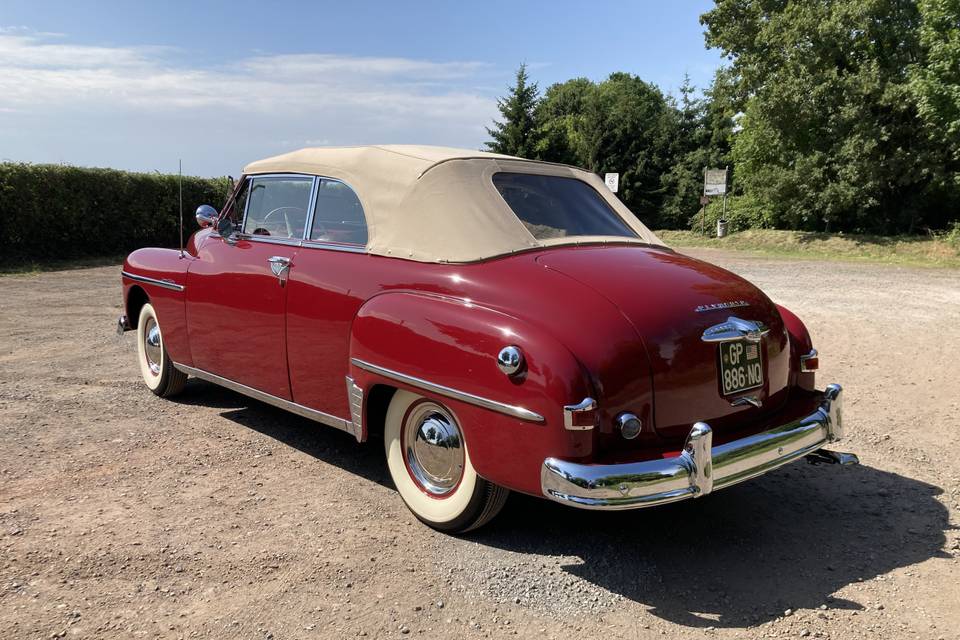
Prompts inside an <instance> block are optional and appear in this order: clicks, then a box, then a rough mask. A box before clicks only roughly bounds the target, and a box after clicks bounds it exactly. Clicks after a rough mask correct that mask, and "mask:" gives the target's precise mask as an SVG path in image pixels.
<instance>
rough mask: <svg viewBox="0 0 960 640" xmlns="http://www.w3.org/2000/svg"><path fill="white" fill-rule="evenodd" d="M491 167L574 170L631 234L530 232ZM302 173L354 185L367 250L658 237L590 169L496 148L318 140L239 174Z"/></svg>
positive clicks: (462, 252)
mask: <svg viewBox="0 0 960 640" xmlns="http://www.w3.org/2000/svg"><path fill="white" fill-rule="evenodd" d="M499 172H513V173H533V174H540V175H555V176H561V177H567V178H576V179H578V180H582V181H583V182H586V183H587V184H589V185H590V186H592V187H593V188H594V190H596V192H597V193H599V194H600V196H601V197H602V198H603V199H604V200H606V201H607V203H608V204H609V205H610V207H611V208H612V209H613V210H614V211H616V212H617V214H618V215H619V216H620V217H621V218H623V221H624V222H625V223H626V224H627V225H628V226H630V227H631V228H632V229H633V230H634V231H635V232H636V233H637V235H638V236H639V237H638V238H637V239H635V240H634V239H631V238H624V237H618V236H568V237H564V238H555V239H551V240H537V239H536V238H534V237H533V236H532V235H531V234H530V232H529V231H527V228H526V227H525V226H524V225H523V223H522V222H521V221H520V220H519V218H517V216H516V215H515V214H514V213H513V211H512V210H511V209H510V207H509V206H508V205H507V203H506V202H505V201H504V199H503V198H502V197H501V196H500V193H499V192H498V191H497V189H496V187H495V186H494V185H493V182H492V180H491V177H492V176H493V174H495V173H499ZM264 173H303V174H309V175H317V176H323V177H328V178H336V179H338V180H342V181H343V182H345V183H347V184H348V185H349V186H350V187H352V188H353V190H354V191H355V192H356V194H357V197H359V198H360V203H361V204H362V205H363V212H364V215H365V216H366V220H367V227H368V237H369V240H368V242H367V250H368V251H369V252H370V253H373V254H379V255H385V256H392V257H396V258H405V259H408V260H417V261H420V262H476V261H479V260H485V259H488V258H493V257H496V256H503V255H507V254H510V253H514V252H517V251H523V250H528V249H533V248H537V247H546V246H555V245H576V244H584V243H603V242H617V243H623V242H636V243H640V244H656V245H663V242H661V241H660V239H659V238H657V236H656V235H654V233H653V232H652V231H650V230H649V229H648V228H647V227H646V226H645V225H644V224H643V223H642V222H640V220H638V219H637V217H636V216H635V215H634V214H633V213H632V212H631V211H630V210H629V209H628V208H627V207H626V206H625V205H624V204H623V203H622V202H620V200H619V199H618V198H617V197H616V196H615V195H614V194H613V193H612V192H611V191H610V190H609V189H608V188H607V186H606V185H605V184H604V183H603V180H601V179H600V178H599V177H598V176H597V175H595V174H593V173H590V172H588V171H584V170H582V169H577V168H576V167H570V166H566V165H560V164H551V163H548V162H536V161H532V160H524V159H522V158H514V157H512V156H506V155H501V154H496V153H487V152H483V151H471V150H469V149H454V148H450V147H430V146H414V145H382V146H367V147H320V148H311V149H301V150H299V151H293V152H291V153H285V154H283V155H279V156H274V157H272V158H266V159H265V160H259V161H257V162H254V163H251V164H249V165H247V166H246V167H245V168H244V174H245V175H254V174H264Z"/></svg>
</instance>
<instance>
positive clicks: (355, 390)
mask: <svg viewBox="0 0 960 640" xmlns="http://www.w3.org/2000/svg"><path fill="white" fill-rule="evenodd" d="M347 400H348V401H349V402H350V419H351V420H352V421H353V435H354V436H356V438H357V442H363V389H361V388H360V387H358V386H357V385H356V383H355V382H354V381H353V378H351V377H350V376H347Z"/></svg>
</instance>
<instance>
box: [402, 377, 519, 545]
mask: <svg viewBox="0 0 960 640" xmlns="http://www.w3.org/2000/svg"><path fill="white" fill-rule="evenodd" d="M383 440H384V448H385V450H386V454H387V466H388V467H389V468H390V476H391V477H392V478H393V482H394V484H395V485H396V486H397V491H398V492H399V493H400V497H401V498H403V501H404V502H405V503H406V505H407V507H408V508H409V509H410V511H412V512H413V515H415V516H416V517H417V518H419V519H420V520H421V521H422V522H424V523H425V524H427V525H429V526H431V527H433V528H434V529H437V530H439V531H445V532H448V533H464V532H466V531H470V530H471V529H476V528H477V527H480V526H482V525H484V524H485V523H487V522H488V521H489V520H491V519H492V518H493V517H494V516H495V515H497V513H499V512H500V509H502V508H503V505H504V503H505V502H506V500H507V496H508V495H509V493H510V492H509V491H508V490H507V489H504V488H503V487H499V486H497V485H495V484H493V483H492V482H488V481H486V480H484V479H483V478H481V477H479V476H478V475H477V472H476V471H474V469H473V465H472V464H471V463H470V454H469V451H468V450H467V445H466V441H465V440H464V438H463V433H462V431H461V430H460V425H459V423H458V422H457V419H456V417H455V416H454V415H453V413H452V412H451V411H450V410H449V409H448V408H446V407H445V406H443V405H442V404H440V403H438V402H435V401H433V400H430V399H428V398H424V397H423V396H419V395H417V394H415V393H411V392H409V391H397V392H396V393H395V394H394V395H393V398H392V400H391V401H390V406H389V408H388V409H387V416H386V421H385V424H384V439H383Z"/></svg>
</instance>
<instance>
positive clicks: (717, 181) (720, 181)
mask: <svg viewBox="0 0 960 640" xmlns="http://www.w3.org/2000/svg"><path fill="white" fill-rule="evenodd" d="M729 172H730V167H729V166H726V167H724V168H723V169H707V168H706V167H704V168H703V196H704V198H706V199H709V197H710V196H723V209H722V211H721V213H720V219H719V220H718V221H717V237H723V236H721V235H720V229H721V223H723V226H722V228H723V235H726V231H727V176H728V174H729ZM708 201H709V200H708ZM706 217H707V207H706V205H704V207H703V215H702V216H701V217H700V233H702V234H703V235H706V229H705V228H704V227H705V225H706Z"/></svg>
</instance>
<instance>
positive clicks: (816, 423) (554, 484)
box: [540, 384, 857, 510]
mask: <svg viewBox="0 0 960 640" xmlns="http://www.w3.org/2000/svg"><path fill="white" fill-rule="evenodd" d="M842 400H843V390H842V389H841V388H840V385H838V384H831V385H828V386H827V388H826V390H825V391H824V392H823V394H822V397H821V401H820V406H819V407H818V408H817V410H816V411H815V412H814V413H813V414H811V415H809V416H806V417H805V418H802V419H800V420H795V421H793V422H790V423H788V424H785V425H781V426H779V427H776V428H774V429H771V430H769V431H765V432H763V433H758V434H756V435H753V436H749V437H746V438H741V439H740V440H734V441H733V442H728V443H726V444H722V445H720V446H717V447H714V446H712V443H713V431H712V430H711V429H710V426H709V425H708V424H706V423H704V422H698V423H696V424H695V425H693V428H692V429H691V430H690V435H688V436H687V442H686V444H685V445H684V448H683V452H682V453H681V454H680V455H679V456H677V457H676V458H668V459H663V460H648V461H645V462H630V463H624V464H609V465H591V464H579V463H575V462H567V461H564V460H558V459H556V458H547V459H546V460H544V461H543V468H542V469H541V472H540V484H541V487H542V490H543V494H544V495H545V496H546V497H548V498H550V499H552V500H556V501H557V502H562V503H564V504H568V505H570V506H573V507H580V508H582V509H607V510H616V509H639V508H642V507H652V506H654V505H659V504H665V503H668V502H676V501H678V500H685V499H687V498H698V497H700V496H704V495H706V494H708V493H710V492H711V491H713V490H715V489H722V488H724V487H728V486H730V485H733V484H736V483H738V482H743V481H744V480H749V479H750V478H754V477H756V476H759V475H761V474H763V473H766V472H767V471H770V470H772V469H776V468H777V467H780V466H782V465H785V464H787V463H790V462H793V461H794V460H797V459H799V458H801V457H803V456H806V455H809V454H811V453H813V452H815V451H817V450H818V449H820V448H821V447H822V446H824V445H825V444H827V443H828V442H834V441H836V440H839V439H840V438H841V437H842V436H843V414H842ZM845 455H846V456H849V457H846V458H843V460H844V461H845V462H844V463H845V464H855V463H856V462H857V460H856V456H853V455H852V454H845ZM822 457H823V458H824V459H826V458H827V457H826V456H822Z"/></svg>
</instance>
